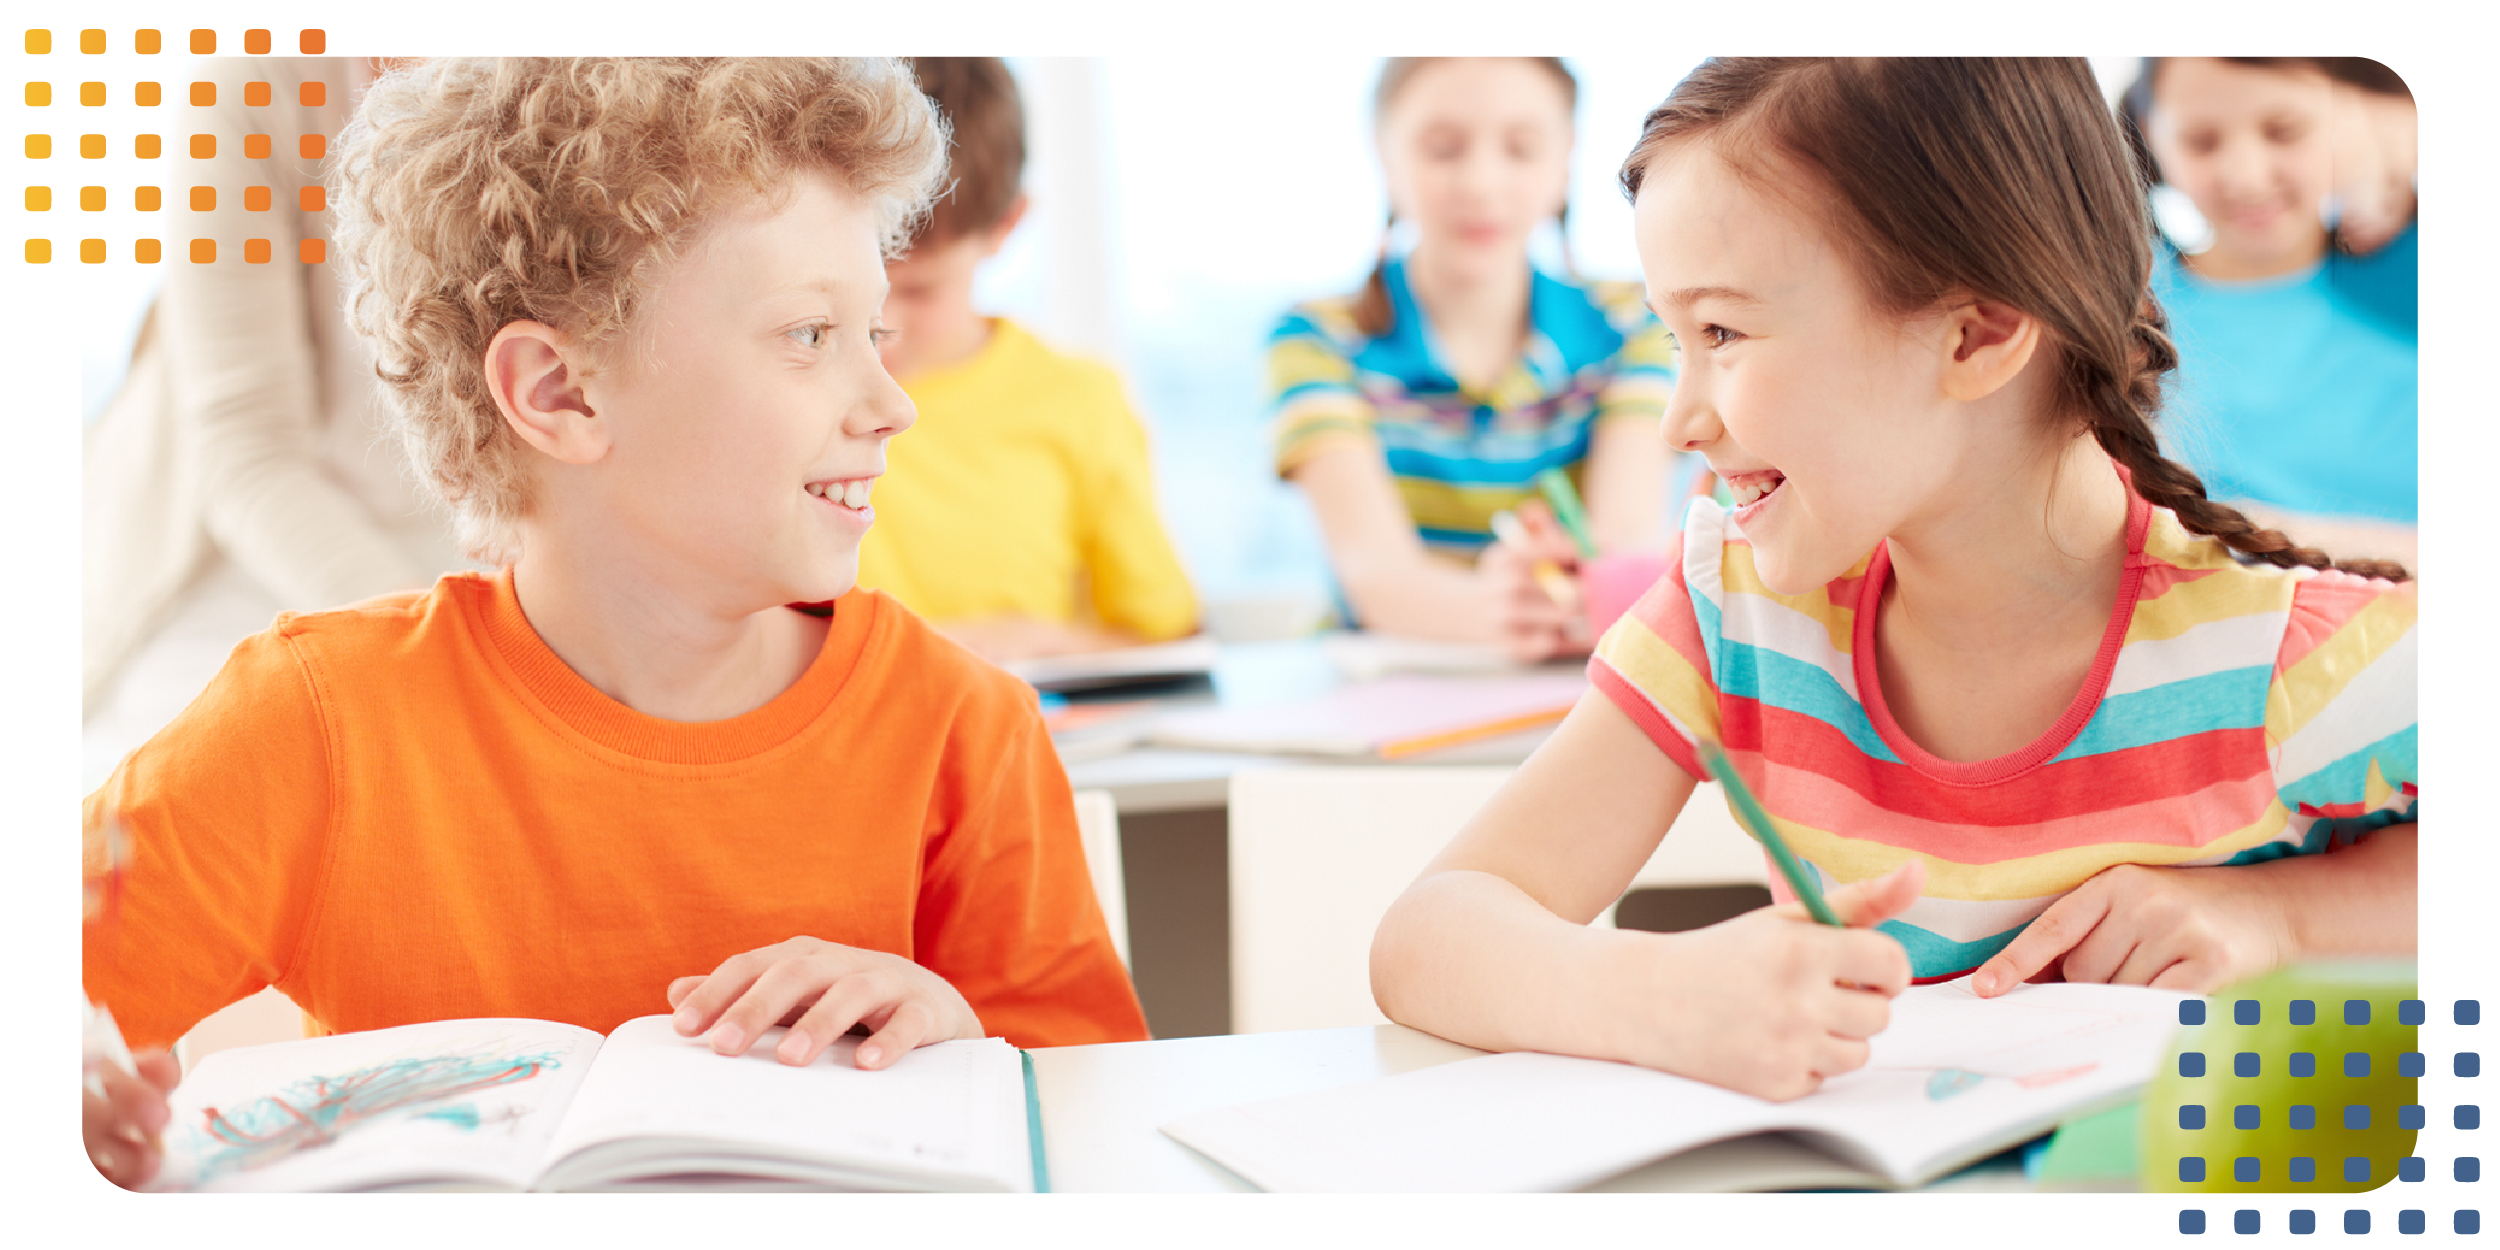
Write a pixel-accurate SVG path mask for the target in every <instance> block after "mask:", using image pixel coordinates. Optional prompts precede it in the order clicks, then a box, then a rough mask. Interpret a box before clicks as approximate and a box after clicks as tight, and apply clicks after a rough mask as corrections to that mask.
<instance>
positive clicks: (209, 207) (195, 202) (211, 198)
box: [191, 187, 217, 213]
mask: <svg viewBox="0 0 2500 1250" xmlns="http://www.w3.org/2000/svg"><path fill="white" fill-rule="evenodd" d="M191 211H192V212H195V213H213V212H216V211H217V188H215V187H193V188H191Z"/></svg>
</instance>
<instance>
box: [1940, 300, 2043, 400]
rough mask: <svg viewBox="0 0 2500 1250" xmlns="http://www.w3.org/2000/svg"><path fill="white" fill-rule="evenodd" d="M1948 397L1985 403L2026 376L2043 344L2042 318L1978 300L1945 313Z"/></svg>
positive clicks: (2004, 305) (1946, 385) (1946, 391)
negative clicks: (1986, 399) (2034, 355)
mask: <svg viewBox="0 0 2500 1250" xmlns="http://www.w3.org/2000/svg"><path fill="white" fill-rule="evenodd" d="M1945 344H1946V346H1947V348H1948V350H1949V351H1950V353H1951V354H1950V356H1949V357H1948V358H1947V359H1946V360H1945V362H1944V391H1945V394H1946V395H1948V396H1950V397H1952V398H1954V399H1958V400H1963V401H1965V402H1968V401H1971V400H1977V399H1984V398H1986V397H1988V396H1989V395H1992V394H1995V393H1996V391H1997V390H1998V389H1999V388H2001V387H2003V386H2004V385H2005V384H2006V383H2008V382H2011V381H2013V380H2014V379H2015V377H2016V376H2017V375H2019V374H2021V373H2022V371H2023V366H2025V365H2027V364H2030V363H2031V356H2032V353H2033V352H2034V351H2037V350H2038V349H2039V346H2040V319H2039V318H2037V317H2034V316H2032V315H2031V314H2029V313H2026V312H2023V311H2022V310H2020V309H2017V308H2014V307H2012V306H2010V305H2007V304H2000V303H1997V302H1996V301H1994V300H1973V301H1971V302H1969V303H1967V304H1963V305H1960V306H1958V307H1956V308H1954V309H1952V310H1951V311H1950V312H1947V313H1946V314H1945Z"/></svg>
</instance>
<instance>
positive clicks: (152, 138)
mask: <svg viewBox="0 0 2500 1250" xmlns="http://www.w3.org/2000/svg"><path fill="white" fill-rule="evenodd" d="M130 152H131V155H133V156H136V157H138V158H139V159H140V160H143V161H152V160H155V159H156V158H157V157H160V156H163V155H164V154H165V137H164V136H163V135H141V136H139V137H138V138H136V139H133V140H131V141H130Z"/></svg>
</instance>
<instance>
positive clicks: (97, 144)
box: [78, 135, 104, 161]
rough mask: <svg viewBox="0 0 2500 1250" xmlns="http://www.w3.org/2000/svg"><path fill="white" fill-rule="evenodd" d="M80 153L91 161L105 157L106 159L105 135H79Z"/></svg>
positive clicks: (83, 157) (81, 156)
mask: <svg viewBox="0 0 2500 1250" xmlns="http://www.w3.org/2000/svg"><path fill="white" fill-rule="evenodd" d="M78 155H79V156H80V158H82V159H85V160H90V161H100V160H103V159H104V136H102V135H80V136H78Z"/></svg>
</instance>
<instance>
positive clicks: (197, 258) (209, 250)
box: [191, 239, 217, 265]
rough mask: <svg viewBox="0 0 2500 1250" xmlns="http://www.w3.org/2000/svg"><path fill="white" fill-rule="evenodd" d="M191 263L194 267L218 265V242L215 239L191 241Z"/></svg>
mask: <svg viewBox="0 0 2500 1250" xmlns="http://www.w3.org/2000/svg"><path fill="white" fill-rule="evenodd" d="M191 263H192V264H194V265H214V264H216V263H217V240H215V239H193V240H191Z"/></svg>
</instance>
